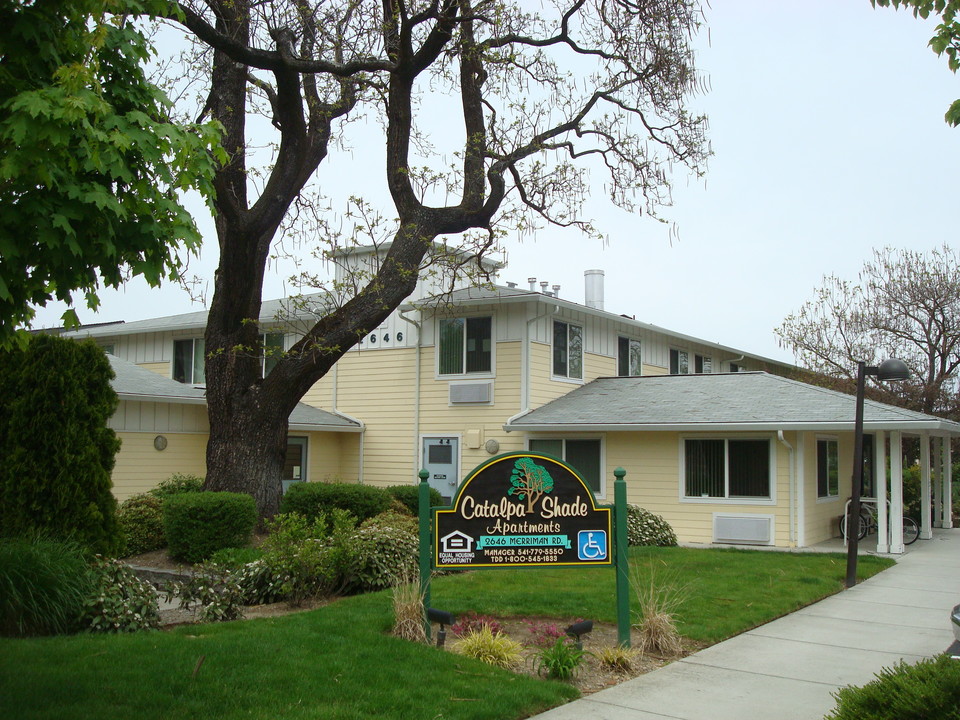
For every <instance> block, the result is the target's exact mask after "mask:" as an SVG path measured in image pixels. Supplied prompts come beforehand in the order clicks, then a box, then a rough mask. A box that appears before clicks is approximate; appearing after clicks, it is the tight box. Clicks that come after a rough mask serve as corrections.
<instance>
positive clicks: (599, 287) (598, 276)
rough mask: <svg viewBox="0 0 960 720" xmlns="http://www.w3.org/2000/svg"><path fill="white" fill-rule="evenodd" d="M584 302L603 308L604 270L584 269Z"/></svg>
mask: <svg viewBox="0 0 960 720" xmlns="http://www.w3.org/2000/svg"><path fill="white" fill-rule="evenodd" d="M583 304H584V305H586V306H587V307H588V308H593V309H594V310H603V270H584V271H583Z"/></svg>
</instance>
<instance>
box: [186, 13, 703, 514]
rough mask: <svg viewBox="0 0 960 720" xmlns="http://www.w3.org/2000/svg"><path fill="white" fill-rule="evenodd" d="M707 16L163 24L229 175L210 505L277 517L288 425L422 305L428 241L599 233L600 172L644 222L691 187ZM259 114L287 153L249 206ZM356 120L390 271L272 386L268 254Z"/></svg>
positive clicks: (221, 182)
mask: <svg viewBox="0 0 960 720" xmlns="http://www.w3.org/2000/svg"><path fill="white" fill-rule="evenodd" d="M699 17H700V16H699V9H698V7H697V5H696V3H694V2H689V1H688V0H654V1H650V2H648V1H646V0H640V1H637V0H570V1H568V2H566V1H562V0H556V2H554V3H549V2H548V3H543V4H541V3H527V2H504V1H502V0H501V1H496V2H485V1H483V0H433V1H429V0H383V2H382V4H381V3H374V2H369V1H366V0H365V1H360V0H328V1H326V2H319V1H315V0H295V1H293V2H251V1H250V0H208V2H205V3H201V2H199V1H198V2H195V3H188V2H183V3H181V5H180V6H179V8H178V11H177V13H172V14H171V20H173V21H174V22H175V23H180V24H182V26H183V27H184V28H186V30H187V31H189V34H190V35H191V36H192V38H193V39H194V40H195V41H196V42H198V43H200V44H202V45H203V46H204V47H205V48H206V49H207V54H206V57H208V58H209V63H210V65H209V87H208V92H206V93H205V94H206V107H205V108H204V113H205V115H206V116H207V117H209V118H212V119H214V120H216V121H218V122H219V123H220V124H221V125H222V126H223V143H224V147H225V150H226V152H227V154H228V156H229V158H230V160H229V162H228V163H226V164H225V165H223V166H222V167H221V168H220V170H219V172H218V173H217V176H216V180H215V184H216V195H217V199H216V213H215V223H216V231H217V239H218V242H219V244H220V265H219V268H218V270H217V272H216V279H215V286H214V294H213V298H212V302H211V304H210V311H209V320H208V325H207V329H206V337H205V343H206V351H207V353H208V355H207V359H206V382H207V403H208V408H209V416H210V440H209V444H208V447H207V480H206V487H208V488H209V489H214V490H234V491H244V492H248V493H251V494H252V495H253V496H254V497H255V498H256V500H257V504H258V507H259V509H260V512H261V514H263V515H269V514H271V513H273V512H275V511H276V509H277V507H278V504H279V498H280V474H281V468H282V465H283V456H284V452H285V449H286V442H287V429H288V428H287V418H288V416H289V414H290V412H291V410H292V409H293V408H294V406H295V405H296V404H297V402H298V401H299V400H300V398H301V397H303V395H304V393H306V392H307V390H308V389H309V388H310V387H311V386H312V385H313V384H314V383H316V382H317V380H319V379H320V378H321V377H323V376H324V374H325V373H326V372H327V371H328V370H330V368H331V367H333V365H334V363H336V362H337V360H338V359H339V358H340V357H342V356H343V354H344V353H345V352H346V351H347V350H348V349H349V348H350V347H351V346H353V345H354V344H355V343H356V342H357V341H358V339H359V338H361V337H363V336H364V335H365V334H366V333H367V332H368V331H369V330H371V329H372V328H375V327H377V326H378V325H379V324H380V323H381V322H382V321H383V320H384V318H386V317H387V315H389V313H390V312H391V311H393V310H394V309H395V308H396V307H397V306H398V305H399V304H400V303H401V302H402V301H403V300H404V299H405V298H406V297H407V296H408V295H409V294H410V293H411V292H412V291H413V289H414V287H415V284H416V281H417V274H418V271H419V269H420V268H421V264H422V263H423V261H424V258H425V255H426V254H427V252H428V249H429V248H430V247H431V244H432V243H433V241H435V240H436V239H438V238H441V237H442V238H444V239H446V240H448V241H449V240H450V239H451V238H454V239H455V238H457V237H463V236H464V234H469V233H471V232H474V233H476V232H478V231H480V232H481V234H482V233H484V232H485V233H490V235H489V236H488V237H492V236H493V235H492V234H493V233H494V231H495V228H499V229H501V230H503V229H509V228H511V227H519V226H523V227H529V226H530V223H531V222H532V221H541V222H548V223H558V224H561V225H568V226H569V225H579V226H580V227H582V228H583V229H585V230H587V231H589V230H590V229H591V228H590V226H589V224H588V223H586V222H584V221H583V219H582V218H581V217H580V215H579V214H578V210H579V207H580V202H581V200H582V199H583V195H584V192H585V188H586V185H587V183H586V180H585V175H584V174H585V173H586V172H587V171H588V170H589V169H590V168H591V167H592V168H593V169H594V170H601V171H604V172H605V173H606V174H607V178H606V188H607V190H608V192H609V194H610V199H611V200H612V201H613V202H614V203H616V204H618V205H620V206H621V207H625V208H628V209H635V210H639V209H646V210H647V211H648V212H653V211H655V209H656V208H657V206H659V205H661V204H663V203H664V202H665V201H667V200H668V199H669V181H668V176H667V168H668V166H669V165H670V164H672V163H680V164H684V165H686V166H688V167H689V168H691V169H693V170H694V171H695V172H699V171H700V170H701V166H702V163H703V160H704V157H705V145H704V138H703V134H702V129H703V120H702V118H699V117H693V116H691V115H690V114H688V113H687V111H686V109H685V105H684V103H685V100H686V98H687V97H688V95H689V94H690V93H691V92H693V91H694V90H695V89H696V87H697V82H698V78H697V76H696V74H695V71H694V68H693V60H692V53H691V50H690V47H689V41H690V38H691V34H692V33H693V32H694V31H695V29H696V27H697V25H698V21H699ZM451 100H452V101H453V102H451ZM258 106H263V107H265V108H267V109H268V114H269V116H270V117H269V119H270V121H271V124H272V128H273V130H274V131H275V132H276V133H277V140H276V144H275V146H274V154H273V156H272V158H271V161H270V163H269V164H268V165H267V166H265V167H261V168H260V172H261V173H263V174H262V177H263V178H264V179H263V180H262V182H260V183H259V184H258V185H257V187H258V188H259V189H258V190H257V191H255V190H254V183H253V181H252V180H251V178H252V177H253V175H252V169H253V165H254V164H255V163H256V157H255V155H254V154H253V152H252V150H251V148H252V147H253V145H254V144H257V145H261V146H262V145H263V138H262V137H261V136H260V135H256V136H255V137H251V135H252V130H251V128H252V127H253V125H252V124H250V125H248V123H252V121H251V117H252V115H251V113H253V112H254V111H255V110H256V107H258ZM440 112H442V113H444V114H445V115H444V125H445V127H447V128H458V127H459V136H460V137H461V141H459V146H458V147H457V148H453V149H451V148H443V150H445V151H446V152H447V153H448V155H447V156H448V157H456V158H457V159H456V161H455V162H456V163H457V165H456V167H455V168H453V169H452V170H451V171H450V172H449V173H448V174H444V172H443V168H441V167H439V164H440V162H441V161H440V157H441V156H440V155H439V154H436V155H434V154H432V152H431V149H430V143H428V142H424V141H425V140H427V138H426V137H425V134H424V133H423V126H422V125H421V124H420V123H419V122H418V120H419V119H421V118H435V116H436V115H437V114H438V113H440ZM361 113H363V114H365V115H366V116H372V115H376V116H377V117H378V118H379V119H380V121H381V125H382V128H383V130H384V134H383V136H382V139H381V141H382V142H383V143H384V144H385V149H386V166H385V168H383V172H384V173H385V175H384V178H385V183H386V186H387V187H388V188H389V192H390V196H391V197H392V199H393V203H394V206H395V209H394V212H395V214H396V218H397V219H396V226H395V227H396V229H395V231H394V232H393V235H392V237H391V238H390V239H391V240H392V242H391V245H390V250H389V253H388V254H387V256H386V258H385V260H384V261H383V262H382V263H381V264H380V266H379V268H378V270H377V271H376V274H375V275H374V276H373V277H371V278H370V279H369V282H367V283H366V284H365V285H364V286H363V287H362V288H361V289H360V290H359V291H358V292H357V293H356V294H355V295H354V296H352V297H351V298H349V299H348V300H346V301H345V302H343V303H341V304H339V305H338V306H336V307H335V308H333V309H331V310H330V311H329V312H327V313H326V314H325V315H323V316H322V317H320V318H319V320H318V321H317V322H316V324H315V325H313V326H312V327H310V328H309V329H307V330H306V332H305V334H304V335H303V337H302V339H300V340H299V342H297V344H296V345H295V346H294V347H293V348H292V349H290V350H289V352H287V353H286V354H285V355H284V356H283V357H282V358H280V359H279V362H277V364H276V366H275V367H274V369H273V370H272V371H271V372H270V374H269V375H268V376H267V377H265V378H262V379H261V377H260V374H261V361H260V359H259V357H258V356H259V355H260V354H261V353H262V350H259V351H253V352H252V351H251V349H255V350H256V349H258V347H259V346H258V343H259V342H260V341H259V339H258V338H259V333H260V332H261V330H260V328H258V326H257V323H256V322H253V321H255V320H256V319H257V318H258V317H259V315H260V307H261V289H262V285H263V278H264V268H265V266H266V264H267V261H268V257H269V256H270V253H271V246H272V244H274V243H276V242H277V241H278V239H279V238H280V236H281V235H282V234H283V230H282V229H283V228H284V227H285V225H284V224H285V223H287V222H288V221H289V217H290V215H291V208H292V207H293V205H294V203H300V202H301V201H302V200H303V197H302V195H303V193H304V191H305V188H308V187H309V183H310V182H311V178H312V177H313V176H314V173H315V171H316V170H317V168H318V167H319V166H320V165H321V163H323V162H324V160H325V159H326V158H327V157H328V153H330V152H331V150H332V149H333V148H335V147H338V141H339V140H341V139H342V138H343V136H344V134H347V133H349V132H350V130H351V129H352V127H353V126H351V125H349V124H348V123H347V122H346V121H347V120H349V119H350V118H351V117H352V116H357V115H359V114H361ZM257 128H258V130H257V132H258V133H259V132H262V129H263V125H262V124H261V125H258V126H257ZM417 168H421V169H417ZM422 168H430V170H424V169H422ZM379 174H380V171H379V170H378V171H377V175H378V176H379ZM364 180H365V183H369V182H370V181H371V179H370V178H369V177H367V178H365V179H364ZM344 181H345V180H344V179H341V181H340V182H344ZM438 188H439V190H438ZM363 191H364V188H363V187H359V188H357V189H356V190H355V191H354V193H355V194H362V193H363ZM450 197H454V198H455V199H454V201H453V202H452V203H450V202H449V200H448V198H450ZM634 203H638V204H639V206H640V207H636V206H635V204H634ZM321 239H322V238H321Z"/></svg>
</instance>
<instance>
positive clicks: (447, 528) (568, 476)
mask: <svg viewBox="0 0 960 720" xmlns="http://www.w3.org/2000/svg"><path fill="white" fill-rule="evenodd" d="M434 518H435V523H434V528H435V533H434V538H435V542H434V565H435V566H436V567H441V568H442V567H464V566H470V565H474V566H483V567H508V566H509V567H516V566H538V567H542V566H544V565H580V564H595V565H609V564H611V562H612V561H611V557H610V555H611V553H610V552H609V539H610V537H611V512H610V508H599V507H597V504H596V499H595V498H594V495H593V492H592V491H591V490H590V488H589V487H587V485H586V483H585V482H584V481H583V479H582V478H581V477H580V476H579V475H578V474H577V472H576V471H575V470H574V469H573V468H571V467H570V466H569V465H567V464H565V463H564V462H562V461H561V460H558V459H557V458H554V457H551V456H549V455H542V454H538V453H510V454H507V455H501V456H500V457H497V458H493V459H491V460H489V461H488V462H486V463H484V464H482V465H480V466H478V467H477V468H476V469H474V471H473V472H472V473H470V474H469V475H468V476H467V477H466V478H465V479H464V481H463V483H462V484H461V485H460V489H459V491H458V493H457V496H456V498H455V499H454V503H453V507H452V508H451V509H448V510H436V511H435V515H434Z"/></svg>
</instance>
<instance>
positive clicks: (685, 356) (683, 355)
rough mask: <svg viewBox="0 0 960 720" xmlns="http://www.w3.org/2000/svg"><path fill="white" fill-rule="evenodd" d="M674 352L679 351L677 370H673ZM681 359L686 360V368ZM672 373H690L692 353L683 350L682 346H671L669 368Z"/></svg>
mask: <svg viewBox="0 0 960 720" xmlns="http://www.w3.org/2000/svg"><path fill="white" fill-rule="evenodd" d="M673 353H677V371H676V372H674V371H673ZM681 359H682V360H683V361H684V363H683V364H685V365H686V370H683V369H682V368H683V364H681V362H680V361H681ZM667 370H668V371H669V373H670V374H671V375H690V374H691V373H690V353H689V351H687V350H681V349H680V348H675V347H674V348H670V363H669V367H668V368H667Z"/></svg>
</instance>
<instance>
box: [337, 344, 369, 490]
mask: <svg viewBox="0 0 960 720" xmlns="http://www.w3.org/2000/svg"><path fill="white" fill-rule="evenodd" d="M339 369H340V364H339V363H335V364H334V366H333V382H332V383H331V391H332V393H333V398H332V401H333V402H332V405H333V411H334V412H335V413H336V414H337V415H342V416H343V417H345V418H346V419H347V420H351V421H353V422H355V423H357V424H358V425H359V426H360V457H358V458H357V482H358V483H359V484H360V485H363V448H364V440H365V439H366V437H367V424H366V423H365V422H363V420H361V419H360V418H355V417H353V415H348V414H347V413H345V412H343V411H342V410H338V409H337V379H338V378H339V376H340V374H339Z"/></svg>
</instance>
